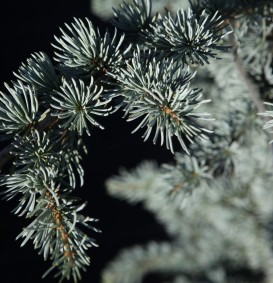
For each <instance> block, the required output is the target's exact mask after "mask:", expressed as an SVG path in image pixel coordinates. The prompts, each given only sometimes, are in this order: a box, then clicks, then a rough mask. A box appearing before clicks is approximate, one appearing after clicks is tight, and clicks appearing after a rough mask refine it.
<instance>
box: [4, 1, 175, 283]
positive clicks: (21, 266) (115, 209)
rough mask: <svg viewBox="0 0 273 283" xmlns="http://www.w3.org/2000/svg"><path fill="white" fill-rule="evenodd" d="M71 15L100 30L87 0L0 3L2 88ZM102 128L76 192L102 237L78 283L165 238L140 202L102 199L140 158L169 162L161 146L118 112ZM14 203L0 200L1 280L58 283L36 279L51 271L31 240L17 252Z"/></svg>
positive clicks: (46, 47)
mask: <svg viewBox="0 0 273 283" xmlns="http://www.w3.org/2000/svg"><path fill="white" fill-rule="evenodd" d="M73 17H80V18H83V17H89V18H90V19H91V20H92V22H93V23H94V24H95V25H97V26H99V27H101V28H102V27H104V26H105V25H103V24H102V22H100V21H99V19H97V18H96V17H95V16H93V15H91V11H90V2H89V0H84V1H83V0H82V1H76V0H65V1H64V0H55V1H52V0H49V1H37V0H36V1H1V4H0V33H1V34H0V42H1V45H0V46H1V47H0V74H1V76H0V77H1V80H0V81H1V86H0V89H1V90H2V91H3V90H4V87H3V83H4V82H9V81H10V80H11V79H14V76H13V75H12V72H13V71H17V69H18V67H19V65H20V64H21V62H22V61H25V60H26V59H27V58H28V57H29V56H30V54H31V53H33V52H37V51H43V52H46V53H47V54H48V55H50V56H52V55H53V48H52V47H51V45H50V43H52V42H53V35H57V36H58V35H60V32H59V27H63V26H64V22H66V23H70V22H72V21H73ZM103 124H104V126H105V128H106V129H105V130H104V131H101V130H95V131H94V132H93V134H92V136H91V137H90V138H89V139H87V146H88V151H89V154H88V156H86V157H85V159H84V168H85V175H86V177H85V185H84V187H83V188H79V190H78V193H79V195H80V196H81V197H83V198H84V199H86V200H88V207H87V208H86V209H85V211H84V212H85V214H86V215H89V216H91V217H95V218H99V219H100V222H99V223H97V227H98V228H100V229H101V230H102V231H103V233H102V234H97V235H94V234H93V236H94V237H95V238H96V239H97V241H98V243H99V245H100V247H99V248H92V249H91V250H90V251H89V254H90V256H91V266H90V267H89V268H88V271H87V272H86V273H84V274H83V280H82V282H83V283H84V282H89V283H90V282H93V283H94V282H96V283H97V282H100V274H101V271H102V269H103V267H104V266H105V265H106V264H107V262H109V261H110V260H111V259H113V257H114V256H115V255H117V253H118V251H119V250H120V249H121V248H124V247H129V246H132V245H135V244H137V243H140V244H141V243H146V242H147V241H149V240H152V239H154V240H157V239H164V238H165V237H166V235H165V234H164V231H163V229H162V228H161V226H160V225H159V224H157V223H156V222H155V220H154V219H153V216H152V215H151V214H149V213H148V212H146V211H144V210H142V207H141V204H140V205H136V206H134V207H131V206H130V205H128V204H127V203H125V202H122V201H118V200H116V199H113V198H110V197H109V196H107V194H106V192H105V187H104V181H105V180H106V179H107V178H108V177H110V176H111V175H113V174H116V173H118V169H119V168H120V167H125V168H133V167H135V166H136V165H137V164H138V163H139V162H140V161H141V160H144V159H149V160H157V161H158V162H165V161H168V160H171V158H172V155H171V154H170V153H169V152H168V151H167V150H166V149H165V148H164V147H160V146H159V145H158V146H154V145H152V142H151V141H147V142H146V143H143V141H142V139H141V133H140V132H138V133H136V134H134V135H131V134H130V132H131V131H132V130H133V128H134V126H133V125H131V124H129V123H127V122H126V121H125V120H122V119H121V114H115V115H114V116H110V117H108V118H107V117H106V118H105V121H104V122H103ZM15 205H16V201H10V202H6V201H1V202H0V212H1V214H0V221H1V222H0V245H1V248H0V282H1V283H18V282H28V283H31V282H36V283H38V282H44V283H48V282H57V280H56V279H55V280H54V279H53V277H52V275H49V276H48V277H47V278H46V279H43V280H42V279H41V275H42V274H43V273H44V271H46V270H47V269H48V268H49V267H50V262H49V261H48V262H44V260H43V258H42V256H39V255H38V254H37V251H35V250H34V249H33V246H32V244H31V242H29V243H28V244H27V245H26V246H25V247H23V248H20V240H18V241H15V237H16V236H17V235H18V234H19V233H20V231H21V230H22V228H23V227H24V226H26V225H28V223H29V221H26V220H25V219H24V218H19V217H17V216H14V215H13V214H11V213H10V211H11V209H12V208H13V207H14V206H15Z"/></svg>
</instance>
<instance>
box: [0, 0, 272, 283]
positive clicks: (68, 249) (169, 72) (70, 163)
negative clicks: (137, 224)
mask: <svg viewBox="0 0 273 283" xmlns="http://www.w3.org/2000/svg"><path fill="white" fill-rule="evenodd" d="M152 11H153V9H152V1H151V0H133V1H132V2H131V3H125V2H124V3H122V4H121V5H120V7H119V9H117V8H115V9H114V19H113V25H114V26H115V27H116V28H115V31H114V33H113V34H111V33H110V32H109V31H106V33H105V34H104V35H103V36H102V35H101V34H100V31H99V30H98V29H96V28H95V27H94V26H93V24H92V22H91V21H90V20H89V19H83V20H82V19H76V18H75V19H74V22H72V23H71V24H66V25H65V26H66V30H64V29H61V35H59V36H58V35H57V36H55V42H54V43H53V44H52V45H53V47H54V48H55V58H54V59H53V60H54V61H53V60H51V58H49V56H47V55H46V54H45V53H42V52H40V53H35V54H32V55H31V57H30V58H29V59H28V60H27V61H26V63H22V64H21V66H20V67H19V70H18V71H17V72H15V76H16V78H17V81H11V83H10V84H9V85H8V84H5V86H6V89H7V91H6V92H5V93H0V132H1V136H0V139H1V141H3V140H6V141H8V142H9V145H7V146H6V147H4V148H3V149H2V151H1V152H0V168H1V170H2V172H1V173H2V174H1V176H0V184H1V186H2V187H3V190H2V192H1V194H2V195H3V198H4V199H7V200H9V199H12V198H17V199H18V205H17V206H16V207H15V208H14V211H13V212H14V213H15V214H17V215H18V216H24V217H26V218H29V219H30V220H31V221H32V222H31V223H30V224H29V225H28V226H27V227H25V228H23V231H22V232H21V233H20V234H19V235H18V238H23V242H22V246H23V245H25V244H26V243H27V242H28V241H30V240H31V241H33V244H34V248H35V249H38V250H39V254H42V255H43V257H44V259H50V260H51V261H52V267H51V268H50V269H49V270H48V271H47V272H46V273H45V275H47V274H48V273H49V272H50V271H52V270H53V269H57V272H56V276H57V277H59V278H60V282H62V281H63V280H64V279H72V280H74V282H78V281H79V280H80V279H81V272H82V271H84V270H85V269H86V267H87V266H88V265H89V256H88V252H87V250H88V249H89V248H90V247H92V246H96V245H97V244H96V241H95V240H94V239H93V233H92V231H94V232H99V230H98V229H96V228H95V227H94V226H93V223H92V222H95V221H96V219H93V218H90V217H88V216H84V215H83V214H82V212H81V211H82V210H83V208H84V207H85V206H86V203H85V202H83V201H81V200H80V199H79V198H77V197H75V196H74V195H75V188H76V187H78V186H82V185H83V181H84V179H83V177H84V171H83V168H82V166H81V161H82V155H83V153H86V149H85V146H84V144H83V135H85V134H87V135H91V133H92V130H93V128H94V127H98V128H100V129H103V128H104V127H103V122H101V121H103V120H102V119H101V118H102V117H100V116H108V115H111V114H112V113H113V112H115V111H118V110H122V111H123V112H124V117H125V118H127V121H133V120H134V121H136V122H138V125H137V127H136V128H135V130H134V131H133V132H136V131H138V130H140V129H142V128H145V131H144V134H143V138H144V141H146V140H149V139H152V140H153V142H154V143H156V142H157V141H158V139H160V142H161V145H163V144H165V145H166V147H167V149H169V150H171V152H173V153H174V152H175V155H174V156H175V160H174V163H172V164H163V165H160V166H157V165H156V164H155V163H149V162H146V163H143V164H142V165H140V166H139V167H138V168H137V169H136V170H134V171H132V172H128V171H123V172H121V174H120V175H119V176H116V177H112V178H110V179H109V180H108V181H107V188H108V191H109V193H110V194H112V195H114V196H115V197H119V198H122V199H125V200H128V201H129V202H140V201H141V202H143V204H144V206H145V207H146V208H147V209H149V210H151V211H152V212H153V213H154V214H155V216H156V217H157V219H158V220H159V221H160V222H161V223H162V224H163V225H164V226H165V228H166V230H167V232H168V233H169V235H170V241H169V242H164V243H154V242H152V243H148V244H147V246H146V247H142V246H137V247H134V248H132V249H128V250H125V251H124V252H122V253H121V254H120V256H118V257H117V259H116V260H115V261H113V263H111V264H110V265H109V267H107V268H106V269H105V271H104V273H103V276H102V277H103V278H102V280H103V282H104V283H136V282H141V280H142V279H143V278H144V277H145V275H147V274H149V273H155V272H157V273H161V274H162V276H163V278H164V280H165V281H164V282H175V283H184V282H194V283H195V282H196V283H197V282H213V283H214V282H215V283H218V282H219V283H220V282H240V283H243V282H246V281H247V282H266V283H269V282H272V264H273V256H272V231H271V230H272V228H271V226H272V215H273V209H272V197H273V196H272V189H271V187H272V152H271V151H272V148H271V147H270V146H268V143H269V141H270V140H272V138H271V137H270V133H269V132H267V131H263V129H262V128H264V129H268V128H271V127H272V126H273V122H272V119H271V118H272V117H273V115H272V111H271V110H267V109H266V107H265V105H268V106H270V107H271V106H272V105H273V101H272V97H273V90H272V86H273V75H272V74H273V71H272V70H273V63H272V62H273V61H272V42H271V41H272V36H273V4H272V2H271V1H270V0H261V1H240V3H239V4H238V3H237V1H235V0H234V1H226V0H221V1H218V0H215V1H205V0H204V1H189V7H188V8H187V9H178V10H177V11H175V12H173V11H165V13H161V14H160V13H157V14H155V15H154V14H153V12H152ZM219 59H220V60H219ZM202 89H203V90H202ZM264 102H265V104H264ZM152 133H153V134H152ZM151 136H153V137H152V138H151ZM86 228H88V229H89V230H91V231H90V232H91V233H86V231H87V230H88V229H86ZM89 234H90V235H89ZM242 270H247V271H248V272H242ZM242 273H247V276H248V277H247V279H246V281H244V279H243V278H242V277H240V276H241V274H242ZM249 274H250V275H249ZM257 274H258V275H257ZM45 275H44V276H45ZM252 275H253V276H254V275H255V276H254V277H253V276H252ZM252 278H254V281H253V280H252ZM160 282H161V281H160ZM162 282H163V281H162Z"/></svg>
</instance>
